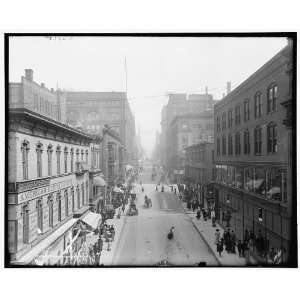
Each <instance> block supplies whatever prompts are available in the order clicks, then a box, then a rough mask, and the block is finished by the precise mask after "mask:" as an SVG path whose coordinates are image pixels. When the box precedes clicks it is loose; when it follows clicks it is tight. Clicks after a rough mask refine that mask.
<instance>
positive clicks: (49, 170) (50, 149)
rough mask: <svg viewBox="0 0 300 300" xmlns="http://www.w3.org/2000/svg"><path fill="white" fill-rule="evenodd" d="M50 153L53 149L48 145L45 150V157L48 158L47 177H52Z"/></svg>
mask: <svg viewBox="0 0 300 300" xmlns="http://www.w3.org/2000/svg"><path fill="white" fill-rule="evenodd" d="M52 153H53V147H52V145H51V144H50V145H49V146H48V148H47V156H48V176H52Z"/></svg>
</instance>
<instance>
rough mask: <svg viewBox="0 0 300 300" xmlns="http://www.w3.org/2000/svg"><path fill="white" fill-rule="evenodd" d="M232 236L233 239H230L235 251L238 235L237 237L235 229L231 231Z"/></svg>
mask: <svg viewBox="0 0 300 300" xmlns="http://www.w3.org/2000/svg"><path fill="white" fill-rule="evenodd" d="M230 238H231V240H230V242H231V252H232V253H235V245H236V237H235V233H234V231H233V230H232V231H231V236H230Z"/></svg>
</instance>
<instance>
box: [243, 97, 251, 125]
mask: <svg viewBox="0 0 300 300" xmlns="http://www.w3.org/2000/svg"><path fill="white" fill-rule="evenodd" d="M249 120H250V100H249V99H246V100H245V101H244V122H246V121H249Z"/></svg>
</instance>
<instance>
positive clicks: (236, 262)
mask: <svg viewBox="0 0 300 300" xmlns="http://www.w3.org/2000/svg"><path fill="white" fill-rule="evenodd" d="M182 204H183V208H184V211H185V213H186V214H187V215H189V216H190V218H191V221H192V223H193V225H194V227H195V228H196V230H197V231H198V232H199V234H200V235H201V237H202V238H203V240H204V241H205V243H206V245H207V246H208V247H209V248H210V250H211V251H212V253H213V254H214V256H215V258H216V259H217V261H218V262H219V264H220V265H221V266H246V265H251V264H255V261H254V259H253V258H250V262H248V263H247V261H246V258H244V257H239V256H238V254H234V253H227V251H226V250H225V249H224V251H223V252H222V256H221V257H220V256H219V253H218V252H217V246H216V244H215V231H216V229H219V231H220V233H221V236H223V233H224V230H223V228H222V227H221V226H219V225H218V224H217V223H216V227H212V222H211V220H210V219H208V220H207V221H204V220H203V219H202V218H200V220H197V218H196V212H193V211H192V210H189V209H187V208H186V203H184V202H183V203H182Z"/></svg>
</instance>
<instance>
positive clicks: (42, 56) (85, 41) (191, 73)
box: [9, 37, 287, 153]
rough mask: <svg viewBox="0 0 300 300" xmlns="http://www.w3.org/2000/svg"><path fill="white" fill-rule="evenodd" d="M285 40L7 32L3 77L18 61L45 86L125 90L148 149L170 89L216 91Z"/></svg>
mask: <svg viewBox="0 0 300 300" xmlns="http://www.w3.org/2000/svg"><path fill="white" fill-rule="evenodd" d="M286 44H287V40H286V39H284V38H225V37H224V38H202V37H197V38H189V37H183V38H181V37H180V38H176V37H175V38H173V37H169V38H164V37H155V38H153V37H141V38H140V37H66V38H64V39H63V38H61V37H60V38H55V39H49V37H48V38H45V37H13V38H10V61H9V67H10V70H9V72H10V74H9V78H10V81H13V82H16V81H20V78H21V75H23V74H24V69H26V68H31V69H33V70H34V75H33V76H34V80H35V81H37V82H39V83H40V82H44V83H45V84H46V86H47V87H48V88H51V87H53V88H56V86H57V84H58V87H59V88H63V89H72V90H76V91H77V90H78V91H125V86H126V85H125V63H124V61H125V57H126V61H127V70H128V71H127V74H128V99H129V103H130V105H131V108H132V111H133V113H134V115H135V118H136V125H137V128H138V127H140V129H141V137H142V144H143V146H144V148H145V150H146V151H147V153H151V150H152V149H153V146H154V141H155V131H156V130H158V131H159V130H160V116H161V109H162V107H163V105H164V104H166V103H167V97H166V94H167V93H170V92H183V93H197V92H199V93H204V91H205V86H208V91H209V93H212V94H213V95H214V98H215V99H220V98H221V96H222V93H223V92H225V90H226V82H227V81H231V82H232V87H233V88H235V87H236V86H237V85H239V84H240V83H241V82H242V81H243V80H245V79H246V78H247V77H248V76H249V75H251V74H252V73H253V72H255V71H256V70H257V69H258V68H259V67H260V66H262V65H263V64H264V63H265V62H267V61H268V60H269V59H270V58H271V57H272V56H273V55H275V54H276V53H277V52H278V51H280V49H281V48H283V47H284V46H285V45H286Z"/></svg>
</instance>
